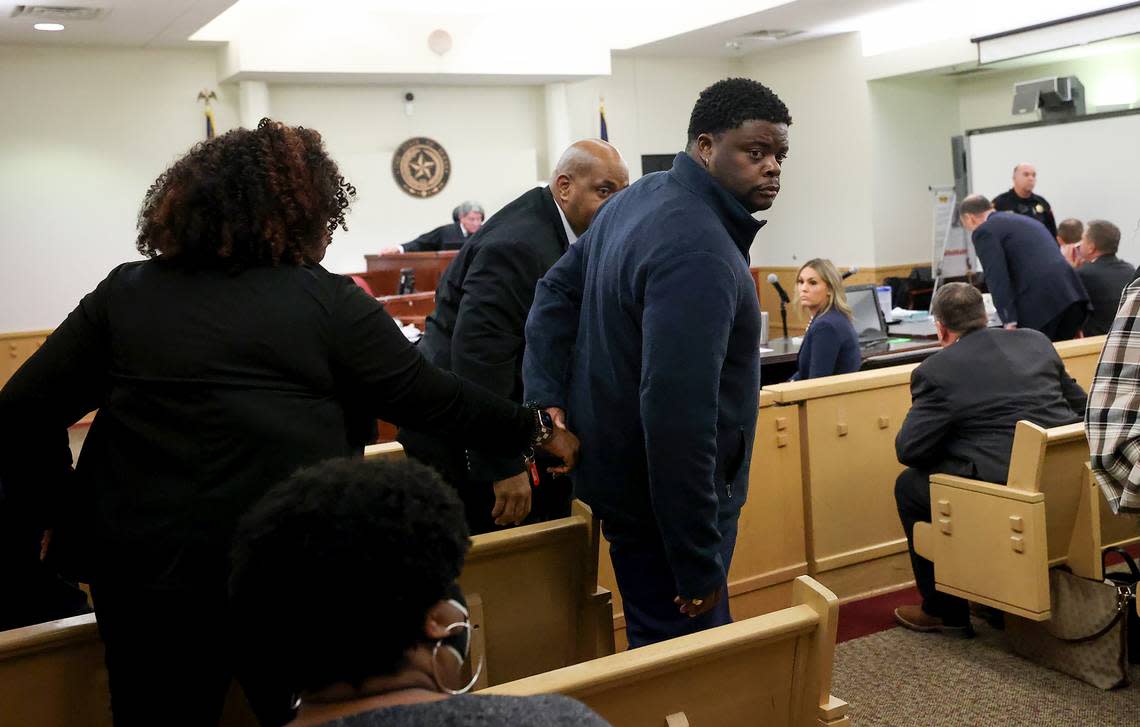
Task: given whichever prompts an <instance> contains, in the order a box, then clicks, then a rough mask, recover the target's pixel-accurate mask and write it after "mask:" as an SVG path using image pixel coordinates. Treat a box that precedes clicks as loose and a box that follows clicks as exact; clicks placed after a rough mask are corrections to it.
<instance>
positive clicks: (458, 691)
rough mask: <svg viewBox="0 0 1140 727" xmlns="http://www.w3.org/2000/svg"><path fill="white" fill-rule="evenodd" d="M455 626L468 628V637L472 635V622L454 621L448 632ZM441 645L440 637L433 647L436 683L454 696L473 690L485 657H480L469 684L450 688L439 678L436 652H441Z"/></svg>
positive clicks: (442, 689)
mask: <svg viewBox="0 0 1140 727" xmlns="http://www.w3.org/2000/svg"><path fill="white" fill-rule="evenodd" d="M454 628H465V629H467V636H468V639H470V637H471V635H472V633H471V624H470V623H468V622H466V621H456V622H455V623H453V624H451V625H449V626H448V627H447V632H448V633H449V634H450V633H451V630H452V629H454ZM441 646H443V639H439V640H438V641H436V642H435V646H433V647H432V649H431V675H432V678H434V679H435V685H436V686H437V687H439V690H440V691H441V692H446V693H447V694H450V695H451V696H453V697H457V696H459V695H460V694H466V693H467V692H469V691H471V687H473V686H475V682H477V681H479V675H480V674H482V673H483V662H484V658H483V657H481V658H480V659H479V666H477V667H475V673H474V674H472V675H471V681H469V682H467V684H466V685H464V686H463V687H461V688H460V689H449V688H448V687H446V686H444V683H443V680H442V679H440V678H439V666H438V664H437V662H436V659H435V657H436V654H438V653H439V649H440V647H441Z"/></svg>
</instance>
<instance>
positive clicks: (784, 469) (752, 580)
mask: <svg viewBox="0 0 1140 727" xmlns="http://www.w3.org/2000/svg"><path fill="white" fill-rule="evenodd" d="M759 406H760V411H759V415H758V417H757V421H756V436H755V439H754V440H753V444H752V461H751V469H750V470H749V477H748V500H747V502H746V503H745V505H744V508H743V510H742V511H741V513H740V523H739V528H738V531H737V538H736V551H735V554H734V555H733V558H732V566H731V567H730V568H729V572H728V592H729V596H730V603H731V608H732V614H733V616H734V617H735V618H748V617H749V616H757V615H759V614H762V613H768V612H769V611H774V610H776V609H778V608H783V607H785V606H787V605H788V604H789V603H791V597H792V582H793V581H794V580H795V578H796V576H800V575H804V574H806V573H807V572H808V571H807V553H806V551H805V546H804V536H803V533H804V493H803V480H802V476H801V469H800V467H801V464H800V432H799V426H798V423H797V422H796V419H795V416H794V415H793V414H791V413H790V412H789V411H788V410H787V409H783V408H780V407H777V406H776V397H775V395H773V394H770V393H767V392H761V393H760V402H759ZM598 582H599V583H600V584H601V585H602V586H604V587H605V588H607V589H609V590H610V591H611V592H612V593H613V599H614V630H615V632H616V633H615V638H616V640H617V644H618V648H625V617H624V615H623V614H622V612H621V597H620V594H619V593H618V589H617V581H616V579H615V578H614V571H613V565H612V564H611V563H610V553H609V548H608V547H607V545H606V544H605V543H602V547H601V554H600V563H599V566H598Z"/></svg>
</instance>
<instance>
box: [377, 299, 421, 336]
mask: <svg viewBox="0 0 1140 727" xmlns="http://www.w3.org/2000/svg"><path fill="white" fill-rule="evenodd" d="M376 300H378V301H380V305H382V306H384V310H386V311H388V315H390V316H392V317H393V318H397V319H399V320H400V321H401V322H402V323H404V324H405V325H406V324H409V323H410V324H412V325H414V326H415V327H416V328H419V329H420V330H421V331H422V330H424V319H425V318H427V317H428V316H429V315H431V314H432V312H433V311H435V291H434V290H429V291H427V292H426V293H409V294H408V295H381V296H379V297H377V298H376Z"/></svg>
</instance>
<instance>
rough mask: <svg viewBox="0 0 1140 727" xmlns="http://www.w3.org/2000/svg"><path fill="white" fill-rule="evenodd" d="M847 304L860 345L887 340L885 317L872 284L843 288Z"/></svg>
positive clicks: (869, 344)
mask: <svg viewBox="0 0 1140 727" xmlns="http://www.w3.org/2000/svg"><path fill="white" fill-rule="evenodd" d="M844 291H845V292H846V293H847V305H849V306H851V312H852V314H853V315H852V321H851V322H852V323H853V324H854V326H855V332H856V333H857V334H859V345H860V346H872V345H874V344H876V343H882V342H884V341H886V340H887V319H886V317H885V316H884V315H883V309H882V308H880V307H879V296H878V295H877V293H876V286H874V285H851V286H848V287H846V288H844Z"/></svg>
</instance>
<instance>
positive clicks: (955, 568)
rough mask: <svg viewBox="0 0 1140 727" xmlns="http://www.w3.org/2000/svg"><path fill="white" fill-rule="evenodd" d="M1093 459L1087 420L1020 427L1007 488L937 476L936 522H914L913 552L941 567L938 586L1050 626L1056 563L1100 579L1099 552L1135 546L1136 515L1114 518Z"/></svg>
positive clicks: (933, 493) (933, 496) (933, 488)
mask: <svg viewBox="0 0 1140 727" xmlns="http://www.w3.org/2000/svg"><path fill="white" fill-rule="evenodd" d="M1088 459H1089V450H1088V443H1087V441H1086V439H1085V432H1084V425H1083V424H1082V423H1079V422H1078V423H1076V424H1069V425H1066V426H1061V427H1053V428H1051V429H1043V428H1041V427H1039V426H1036V425H1035V424H1032V423H1030V422H1027V421H1022V422H1018V424H1017V430H1016V433H1015V436H1014V442H1013V451H1012V453H1011V457H1010V468H1009V480H1008V485H1007V486H1001V485H995V484H991V483H987V482H979V481H976V480H969V479H966V478H961V477H950V476H947V475H938V474H936V475H934V476H932V477H931V485H930V496H931V515H932V523H931V524H930V525H927V524H925V523H920V524H918V525H916V526H915V548H916V550H917V551H918V553H919V554H920V555H923V556H924V557H926V558H929V559H930V560H932V561H933V562H934V573H935V581H936V583H937V587H938V590H940V591H944V592H946V593H951V594H953V595H957V596H961V597H963V598H968V599H970V600H973V601H977V602H980V603H985V604H987V605H990V606H993V607H994V608H998V609H1000V610H1003V611H1006V612H1008V613H1013V614H1016V615H1019V616H1023V617H1025V618H1029V619H1033V620H1036V621H1044V620H1047V619H1049V618H1050V617H1051V611H1050V594H1049V568H1050V567H1052V566H1056V565H1060V564H1066V565H1068V566H1069V568H1070V569H1071V570H1072V571H1073V572H1074V573H1076V574H1077V575H1081V576H1084V577H1087V578H1093V579H1100V578H1102V577H1103V573H1102V568H1101V562H1100V556H1101V551H1102V547H1103V546H1104V545H1108V544H1115V543H1122V544H1127V543H1130V542H1136V541H1137V540H1138V539H1140V530H1138V528H1137V523H1136V522H1135V519H1134V518H1120V517H1118V516H1114V515H1112V514H1111V511H1110V510H1109V509H1108V507H1107V505H1106V504H1105V503H1104V502H1103V495H1102V494H1101V492H1100V490H1099V488H1097V487H1096V486H1095V484H1094V483H1093V481H1092V478H1091V476H1090V473H1089V470H1088ZM1105 533H1107V534H1108V537H1109V538H1110V540H1107V541H1106V540H1105Z"/></svg>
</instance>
